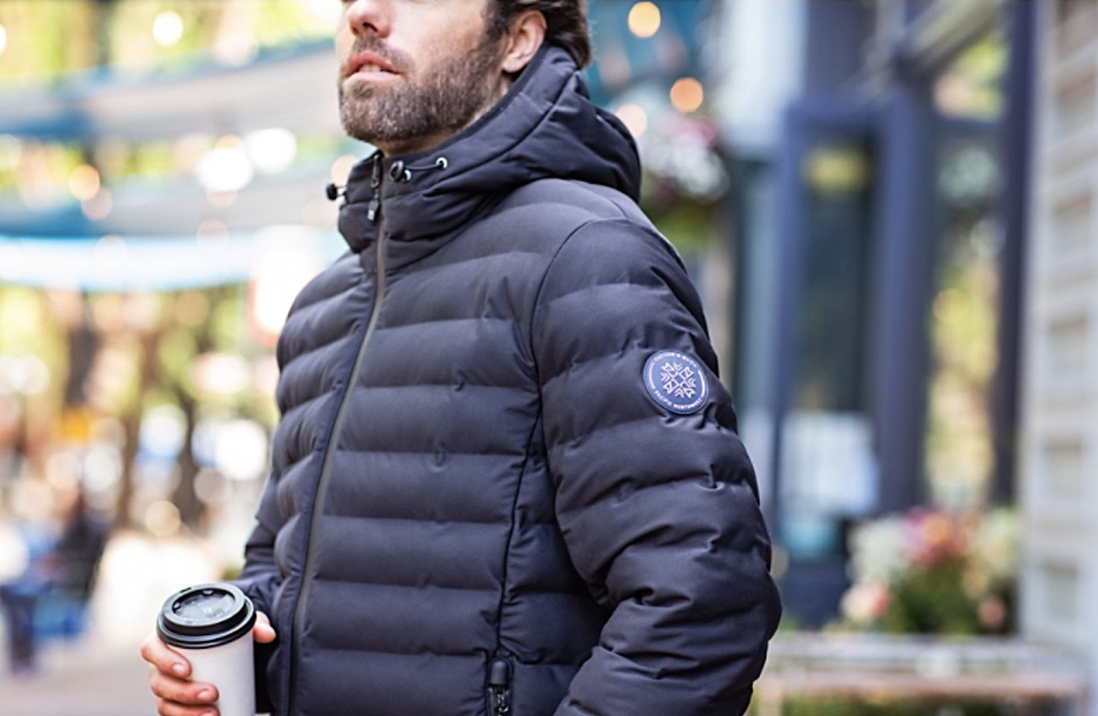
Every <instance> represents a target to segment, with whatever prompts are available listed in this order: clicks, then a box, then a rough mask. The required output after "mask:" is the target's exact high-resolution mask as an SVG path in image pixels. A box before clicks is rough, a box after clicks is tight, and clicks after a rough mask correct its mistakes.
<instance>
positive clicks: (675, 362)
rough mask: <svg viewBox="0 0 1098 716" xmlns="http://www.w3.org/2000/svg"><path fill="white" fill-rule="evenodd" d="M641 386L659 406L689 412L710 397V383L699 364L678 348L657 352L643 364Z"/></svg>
mask: <svg viewBox="0 0 1098 716" xmlns="http://www.w3.org/2000/svg"><path fill="white" fill-rule="evenodd" d="M644 387H645V388H647V389H648V395H649V396H650V397H651V398H652V400H654V401H656V403H657V404H658V405H661V406H663V407H664V408H667V409H668V410H670V411H671V412H672V413H678V414H679V415H689V414H690V413H696V412H698V411H699V410H701V408H702V406H704V405H705V403H706V400H707V399H708V398H709V383H708V382H707V380H706V377H705V372H704V371H703V370H702V367H701V365H700V364H699V363H698V362H697V361H696V360H694V359H693V358H691V357H690V356H688V355H686V354H685V353H680V352H678V351H659V352H658V353H656V354H654V355H653V356H651V357H650V358H649V359H648V362H647V363H645V364H644Z"/></svg>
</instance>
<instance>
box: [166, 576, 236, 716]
mask: <svg viewBox="0 0 1098 716" xmlns="http://www.w3.org/2000/svg"><path fill="white" fill-rule="evenodd" d="M254 625H255V607H254V606H253V605H252V601H251V600H250V599H248V597H246V596H245V595H244V593H243V592H241V591H240V590H239V589H238V588H237V587H235V586H233V585H231V584H224V583H218V584H200V585H198V586H194V587H188V588H187V589H183V590H180V591H179V592H176V593H175V594H173V595H172V596H170V597H168V599H167V601H165V602H164V606H163V608H162V609H161V610H160V614H159V616H158V617H157V619H156V632H157V634H158V635H159V636H160V639H161V641H163V642H164V643H165V644H167V645H168V646H169V647H171V648H172V649H174V650H176V651H177V652H179V653H180V654H182V655H183V656H185V657H186V658H187V660H188V661H190V662H191V679H192V680H193V681H201V682H205V683H208V684H213V685H214V686H216V687H217V690H218V694H219V698H218V701H217V707H218V709H219V710H220V711H221V716H255V656H254V652H253V650H252V627H253V626H254Z"/></svg>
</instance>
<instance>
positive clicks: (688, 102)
mask: <svg viewBox="0 0 1098 716" xmlns="http://www.w3.org/2000/svg"><path fill="white" fill-rule="evenodd" d="M704 102H705V88H704V87H702V83H701V82H699V81H698V80H696V79H694V78H693V77H683V78H682V79H680V80H679V81H678V82H676V83H675V84H674V85H672V87H671V106H673V107H674V108H675V109H677V110H679V111H680V112H682V113H683V114H690V113H691V112H696V111H698V110H699V109H700V108H701V106H702V103H704Z"/></svg>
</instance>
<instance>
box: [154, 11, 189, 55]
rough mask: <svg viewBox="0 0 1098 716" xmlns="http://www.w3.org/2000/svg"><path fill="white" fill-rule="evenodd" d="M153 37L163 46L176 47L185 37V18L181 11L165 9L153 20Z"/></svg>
mask: <svg viewBox="0 0 1098 716" xmlns="http://www.w3.org/2000/svg"><path fill="white" fill-rule="evenodd" d="M152 32H153V39H154V40H156V44H158V45H160V46H161V47H174V46H175V45H176V44H178V43H179V41H180V40H181V39H183V18H182V17H180V16H179V13H177V12H173V11H171V10H165V11H164V12H162V13H160V14H159V15H157V16H156V19H154V20H153V27H152Z"/></svg>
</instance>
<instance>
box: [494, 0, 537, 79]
mask: <svg viewBox="0 0 1098 716" xmlns="http://www.w3.org/2000/svg"><path fill="white" fill-rule="evenodd" d="M543 42H545V16H544V15H542V14H541V11H540V10H527V11H526V12H524V13H522V14H521V15H519V16H518V17H516V18H514V19H513V20H511V27H510V29H509V30H508V31H507V38H506V45H505V53H504V55H503V65H502V66H501V68H500V69H502V70H503V71H504V72H505V73H507V74H509V75H515V74H518V73H519V72H522V70H523V68H525V67H526V65H528V64H530V60H532V59H533V57H534V55H535V54H537V51H538V48H540V47H541V44H542V43H543Z"/></svg>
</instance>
